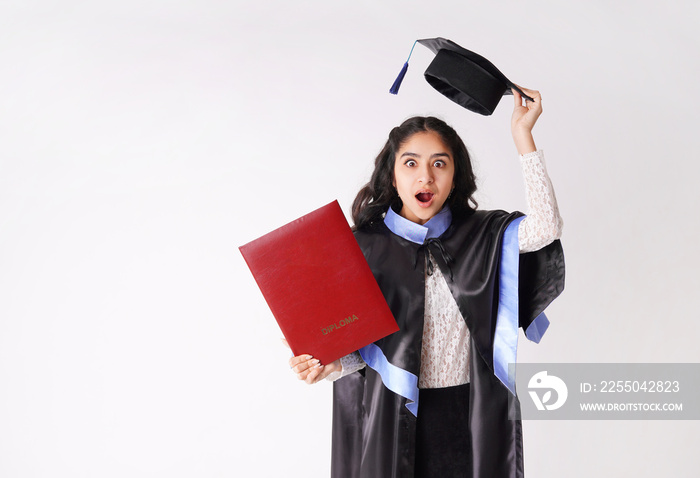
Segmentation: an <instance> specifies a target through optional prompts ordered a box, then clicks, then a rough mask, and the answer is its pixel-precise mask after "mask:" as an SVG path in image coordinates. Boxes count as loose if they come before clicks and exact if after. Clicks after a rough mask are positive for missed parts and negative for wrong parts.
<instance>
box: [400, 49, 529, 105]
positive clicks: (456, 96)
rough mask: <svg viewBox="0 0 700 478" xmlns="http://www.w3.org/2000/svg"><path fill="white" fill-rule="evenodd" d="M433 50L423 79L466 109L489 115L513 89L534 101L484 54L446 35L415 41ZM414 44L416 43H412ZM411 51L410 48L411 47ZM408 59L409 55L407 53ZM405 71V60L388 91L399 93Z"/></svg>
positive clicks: (406, 65) (406, 67) (406, 66)
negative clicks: (431, 58)
mask: <svg viewBox="0 0 700 478" xmlns="http://www.w3.org/2000/svg"><path fill="white" fill-rule="evenodd" d="M417 43H420V44H422V45H424V46H426V47H427V48H429V49H430V50H431V51H432V52H433V53H435V58H434V59H433V61H432V62H431V63H430V65H428V68H427V69H426V70H425V79H426V80H427V81H428V83H430V85H431V86H432V87H433V88H435V89H436V90H438V91H439V92H440V93H442V94H443V95H445V96H447V97H448V98H449V99H451V100H452V101H454V102H455V103H457V104H458V105H460V106H463V107H465V108H466V109H468V110H470V111H473V112H475V113H479V114H482V115H487V116H488V115H490V114H491V113H493V111H494V110H495V109H496V106H497V105H498V102H499V101H501V98H502V97H503V95H512V94H513V92H512V91H511V90H510V89H511V88H514V89H515V90H516V91H517V92H518V93H520V94H521V95H522V96H523V98H526V99H528V100H530V101H534V100H533V99H532V98H530V97H529V96H527V95H526V94H525V93H523V91H522V90H521V89H520V88H518V87H517V86H515V85H514V84H513V82H512V81H510V80H509V79H508V78H506V76H505V75H504V74H503V73H501V72H500V71H499V70H498V68H496V67H495V66H494V64H493V63H491V62H490V61H488V60H487V59H486V58H484V57H483V56H481V55H479V54H478V53H474V52H473V51H469V50H467V49H466V48H462V47H461V46H459V45H457V44H456V43H455V42H453V41H450V40H447V39H445V38H428V39H425V40H417ZM413 46H414V47H415V46H416V44H415V43H414V44H413ZM411 53H413V48H411ZM408 58H409V59H410V58H411V55H410V54H409V55H408ZM407 70H408V60H406V63H405V64H404V65H403V68H402V69H401V73H399V76H398V78H396V81H395V82H394V84H393V85H392V87H391V89H390V90H389V92H390V93H392V94H397V93H398V92H399V86H401V82H402V81H403V78H404V76H405V75H406V71H407Z"/></svg>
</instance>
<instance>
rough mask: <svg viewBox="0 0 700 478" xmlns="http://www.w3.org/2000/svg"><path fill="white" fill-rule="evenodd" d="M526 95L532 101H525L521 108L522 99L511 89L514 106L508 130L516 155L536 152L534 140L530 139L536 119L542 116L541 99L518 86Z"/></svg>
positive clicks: (537, 92)
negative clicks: (513, 142)
mask: <svg viewBox="0 0 700 478" xmlns="http://www.w3.org/2000/svg"><path fill="white" fill-rule="evenodd" d="M518 88H520V89H521V90H522V91H523V92H524V93H525V94H526V95H528V96H530V97H531V98H532V99H533V100H534V101H530V100H526V101H525V106H523V97H522V95H521V94H520V93H518V91H517V90H516V89H515V88H511V91H512V92H513V98H514V101H515V105H514V107H513V116H512V117H511V121H510V129H511V132H512V133H513V141H515V147H516V148H517V149H518V153H520V154H526V153H531V152H532V151H536V150H537V148H536V147H535V140H534V139H533V137H532V128H534V127H535V123H536V122H537V118H539V117H540V115H541V114H542V97H541V96H540V92H539V91H536V90H528V89H527V88H522V87H520V86H518Z"/></svg>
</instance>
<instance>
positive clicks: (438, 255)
mask: <svg viewBox="0 0 700 478" xmlns="http://www.w3.org/2000/svg"><path fill="white" fill-rule="evenodd" d="M523 91H524V92H525V93H526V94H528V95H529V96H531V97H532V98H533V99H534V101H527V102H526V104H525V105H523V104H522V102H523V99H522V97H521V95H520V94H519V93H518V92H517V91H516V90H513V96H514V98H515V107H514V110H513V116H512V121H511V130H512V134H513V140H514V142H515V146H516V148H517V150H518V152H519V153H520V158H521V163H522V166H523V172H524V177H525V183H526V189H527V197H528V207H529V211H528V215H527V217H524V218H523V217H522V215H521V214H520V213H512V214H508V213H506V212H504V211H481V210H477V209H476V202H475V201H474V199H473V197H472V196H473V194H474V192H475V191H476V183H475V178H474V173H473V171H472V167H471V163H470V159H469V155H468V153H467V149H466V147H465V145H464V143H463V142H462V140H461V139H460V138H459V136H458V135H457V134H456V132H455V131H454V130H453V129H452V128H451V127H449V126H448V125H446V124H445V123H444V122H442V121H441V120H438V119H436V118H432V117H427V118H424V117H414V118H410V119H408V120H406V121H405V122H404V123H403V124H402V125H401V126H399V127H397V128H394V129H393V130H392V131H391V133H390V135H389V139H388V141H387V143H386V145H385V146H384V148H383V149H382V151H381V152H380V154H379V156H378V157H377V159H376V161H375V170H374V172H373V174H372V178H371V179H370V181H369V183H368V184H367V185H366V186H365V187H363V188H362V190H361V191H360V192H359V193H358V195H357V197H356V199H355V202H354V204H353V219H354V221H355V237H356V238H357V241H358V243H359V244H360V247H361V248H362V250H363V252H364V254H365V257H366V258H367V261H368V263H369V264H370V267H371V269H372V272H373V273H374V275H375V278H376V279H377V282H378V284H379V286H380V288H381V289H382V292H383V294H384V296H385V298H386V299H387V303H388V304H389V307H390V308H391V310H392V313H393V314H394V317H395V318H396V320H397V323H398V324H399V327H400V331H399V332H396V333H395V334H392V335H390V336H388V337H386V338H384V339H382V340H380V341H377V342H375V343H374V344H370V345H368V346H367V347H364V348H363V349H362V350H360V351H358V352H355V353H353V354H350V355H348V356H346V357H343V358H341V359H340V360H337V361H335V362H333V363H330V364H321V363H319V362H318V360H316V359H314V358H313V357H312V356H310V355H308V354H302V355H299V356H296V357H293V358H291V359H290V362H289V363H290V366H291V368H292V370H293V371H294V373H296V374H297V376H298V378H299V379H301V380H304V381H305V382H306V383H309V384H311V383H315V382H318V381H319V380H322V379H329V380H334V381H335V382H334V417H333V463H332V475H333V476H334V477H338V478H340V477H343V478H347V477H362V478H368V477H369V478H371V477H377V478H380V477H381V478H385V477H401V478H410V477H414V476H415V477H433V476H434V477H441V478H449V477H490V478H493V477H521V476H523V460H522V433H521V424H520V421H519V420H517V419H514V418H513V417H515V416H516V413H517V411H518V410H519V404H518V401H517V397H515V395H514V385H513V384H512V383H511V382H509V380H512V379H509V378H508V374H507V363H508V362H513V361H514V354H515V348H514V345H513V343H514V341H517V327H518V325H520V326H521V327H523V328H524V329H526V335H527V336H528V337H529V338H534V339H535V340H536V341H539V336H541V334H542V333H543V332H544V330H545V329H546V324H547V322H546V318H545V317H544V315H541V313H542V312H543V310H544V309H545V308H546V306H547V305H548V304H549V303H550V302H551V301H552V300H553V299H554V298H555V297H556V296H558V295H559V293H561V290H562V289H563V281H564V262H563V253H562V249H561V244H560V243H559V241H558V240H557V239H558V238H559V237H560V235H561V230H562V220H561V218H560V216H559V212H558V208H557V203H556V199H555V196H554V191H553V189H552V186H551V183H550V181H549V177H548V176H547V173H546V170H545V166H544V161H543V156H542V153H541V151H538V150H537V148H536V147H535V142H534V139H533V137H532V128H533V127H534V125H535V122H536V121H537V118H538V117H539V116H540V114H541V112H542V105H541V97H540V94H539V92H537V91H532V90H527V89H523ZM513 251H514V252H513ZM513 278H514V279H513ZM509 281H510V282H509ZM513 296H515V299H514V300H515V302H513ZM509 301H510V302H509ZM513 304H515V305H513ZM513 310H514V311H515V312H514V313H512V311H513ZM509 311H511V312H509ZM518 312H519V313H518ZM509 314H510V315H509ZM509 317H510V318H509ZM513 317H515V318H514V319H513ZM509 324H510V325H509ZM514 334H515V335H514ZM504 367H505V369H504Z"/></svg>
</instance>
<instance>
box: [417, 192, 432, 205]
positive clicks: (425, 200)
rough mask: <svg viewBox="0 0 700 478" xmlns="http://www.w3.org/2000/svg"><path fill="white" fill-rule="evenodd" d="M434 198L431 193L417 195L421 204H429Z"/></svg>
mask: <svg viewBox="0 0 700 478" xmlns="http://www.w3.org/2000/svg"><path fill="white" fill-rule="evenodd" d="M433 196H434V194H433V193H431V192H429V191H421V192H419V193H418V194H416V199H417V200H418V202H420V203H423V204H427V203H429V202H430V201H432V200H433Z"/></svg>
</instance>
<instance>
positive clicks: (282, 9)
mask: <svg viewBox="0 0 700 478" xmlns="http://www.w3.org/2000/svg"><path fill="white" fill-rule="evenodd" d="M699 5H700V4H698V3H697V2H694V1H692V0H686V1H683V2H679V1H673V0H671V1H664V2H639V1H635V2H632V1H619V2H609V1H605V2H604V1H602V0H589V1H586V2H560V1H544V0H542V1H497V2H496V1H494V2H477V1H454V2H447V1H431V2H416V1H395V0H392V1H369V0H353V1H349V0H332V1H298V0H297V1H282V0H274V1H260V2H252V1H251V2H244V1H235V0H234V1H214V0H196V1H195V0H191V1H182V0H180V1H174V0H161V1H158V0H139V1H134V0H123V1H120V2H116V1H114V2H107V1H93V2H87V1H68V0H64V1H61V2H54V1H49V0H44V1H27V0H24V1H7V0H2V1H0V476H2V477H9V478H14V477H71V478H76V477H95V476H99V477H122V476H136V477H161V476H162V477H166V476H167V477H190V476H207V477H209V476H211V477H218V476H263V477H267V476H285V477H288V478H292V477H303V476H309V477H320V476H327V474H328V470H329V466H330V465H329V461H330V398H331V386H330V384H328V383H321V384H318V385H315V386H313V387H308V386H306V385H304V384H302V383H299V382H298V381H297V380H296V378H295V377H294V376H293V375H292V374H291V373H290V371H289V369H288V368H287V365H286V361H287V357H288V352H287V351H286V350H285V349H284V348H283V347H282V345H281V344H280V341H279V337H280V332H279V329H278V328H277V325H276V323H275V321H274V318H273V317H272V316H271V314H270V313H269V311H268V309H267V306H266V304H265V302H264V300H263V299H262V295H261V294H260V292H259V291H258V289H257V288H256V286H255V283H254V281H253V279H252V277H251V275H250V273H249V271H248V270H247V268H246V266H245V263H244V262H243V260H242V258H241V256H240V254H239V252H238V250H237V247H238V246H240V245H242V244H244V243H246V242H248V241H250V240H252V239H254V238H256V237H258V236H260V235H262V234H264V233H266V232H268V231H270V230H272V229H274V228H276V227H278V226H280V225H282V224H284V223H286V222H288V221H290V220H292V219H294V218H296V217H298V216H300V215H302V214H304V213H306V212H309V211H311V210H313V209H315V208H317V207H319V206H321V205H324V204H326V203H328V202H330V201H331V200H333V199H338V200H339V201H340V204H341V206H342V207H343V209H344V210H345V211H346V212H347V211H349V208H350V204H351V202H352V199H353V197H354V195H355V193H356V192H357V190H358V189H359V188H360V186H361V185H362V184H363V183H364V182H366V181H367V179H368V178H369V174H370V172H371V164H372V161H373V159H374V157H375V155H376V154H377V153H378V151H379V149H380V148H381V146H382V145H383V143H384V142H385V140H386V137H387V135H388V132H389V130H390V129H391V128H392V127H393V126H395V125H397V124H399V123H400V122H401V121H403V120H404V119H405V118H407V117H409V116H412V115H415V114H434V115H438V116H440V117H441V118H443V119H445V120H446V121H447V122H448V123H450V124H452V125H453V126H454V127H455V128H456V129H457V130H458V132H459V133H460V134H461V135H462V137H463V138H464V140H465V142H466V143H467V145H468V147H469V149H470V152H471V153H472V156H473V159H474V162H475V167H476V172H477V174H478V179H479V186H480V191H479V196H478V199H479V201H480V205H481V207H483V208H501V209H507V210H514V209H524V208H525V207H526V205H525V199H524V191H523V186H522V179H521V175H520V169H519V165H518V161H517V156H516V151H515V148H514V146H513V144H512V141H511V139H510V131H509V120H510V112H511V108H512V99H511V98H510V97H506V98H504V100H503V101H502V102H501V104H500V105H499V106H498V108H497V110H496V112H495V113H494V114H493V115H492V116H490V117H483V116H479V115H476V114H473V113H470V112H467V111H466V110H464V109H461V108H459V107H458V106H457V105H455V104H453V103H451V102H449V101H448V100H446V99H445V98H443V97H442V96H441V95H439V94H438V93H437V92H436V91H434V90H433V89H432V88H431V87H430V86H429V85H428V84H427V83H426V82H425V81H424V80H423V78H422V72H423V70H424V69H425V68H426V67H427V65H428V63H429V62H430V61H431V59H432V57H433V56H432V54H431V53H430V52H429V51H428V50H427V49H425V48H424V47H422V46H416V50H415V52H414V54H413V57H412V58H411V62H410V64H411V66H410V68H409V72H408V75H407V77H406V79H405V80H404V84H403V86H402V89H401V92H400V93H399V95H398V96H392V95H390V94H389V93H388V88H389V86H390V85H391V83H392V82H393V80H394V78H395V77H396V75H397V73H398V72H399V70H400V68H401V66H402V65H403V62H404V61H405V59H406V57H407V55H408V52H409V50H410V48H411V45H412V44H413V41H414V40H415V39H417V38H427V37H434V36H443V37H446V38H450V39H452V40H454V41H456V42H457V43H459V44H461V45H463V46H465V47H466V48H469V49H471V50H474V51H476V52H479V53H481V54H483V55H485V56H487V57H488V58H489V59H490V60H491V61H492V62H493V63H495V64H496V65H497V66H498V67H499V69H501V71H503V72H504V73H505V74H506V75H507V76H508V77H509V78H510V79H512V80H513V81H515V82H516V83H519V84H521V85H523V86H526V87H528V88H533V89H539V90H540V91H541V92H542V96H543V104H544V114H543V116H542V117H541V119H540V121H539V122H538V124H537V127H536V128H535V139H536V142H537V144H538V146H539V147H541V148H542V149H544V150H545V153H546V156H547V164H548V169H549V172H550V175H551V177H552V180H553V182H554V185H555V189H556V191H557V196H558V199H559V204H560V208H561V211H562V215H563V216H564V220H565V223H566V224H565V230H564V237H563V243H564V248H565V253H566V259H567V288H566V290H565V292H564V294H563V295H562V296H561V297H560V298H559V299H558V300H557V301H556V302H555V303H554V304H553V306H552V307H551V308H550V309H549V316H550V319H551V320H552V326H551V327H550V330H549V332H548V334H547V336H546V337H545V338H544V339H543V341H542V343H541V344H540V345H537V346H536V345H534V344H530V343H527V341H526V340H524V339H523V340H521V347H520V353H519V359H520V360H521V361H523V362H528V361H529V362H698V361H700V352H699V351H698V349H697V346H696V344H697V339H698V336H699V333H700V326H699V325H698V312H697V311H698V309H699V307H700V303H699V302H700V300H699V299H698V297H699V294H698V292H697V291H698V289H699V288H700V280H699V279H698V273H697V270H698V268H699V267H700V254H698V252H697V247H698V246H697V244H698V242H699V240H700V234H699V228H698V219H697V209H698V205H699V204H700V202H699V199H700V193H699V192H698V190H699V188H698V185H697V179H696V178H697V176H698V173H699V168H698V159H700V158H699V155H698V135H699V133H698V126H700V121H699V120H698V108H697V104H698V103H697V95H698V93H697V89H698V86H697V85H698V83H699V81H700V59H699V58H700V57H699V56H698V51H699V48H698V47H699V46H700V40H699V39H700V35H699V34H698V33H697V25H698V23H699V22H700V7H699ZM699 432H700V427H699V426H698V423H697V422H691V421H589V422H573V421H567V422H543V421H530V422H525V424H524V434H525V466H526V472H527V475H528V476H530V477H561V476H571V477H589V476H650V477H651V476H673V477H690V476H696V473H697V460H696V459H695V456H696V451H695V444H696V443H697V436H698V433H699Z"/></svg>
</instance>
